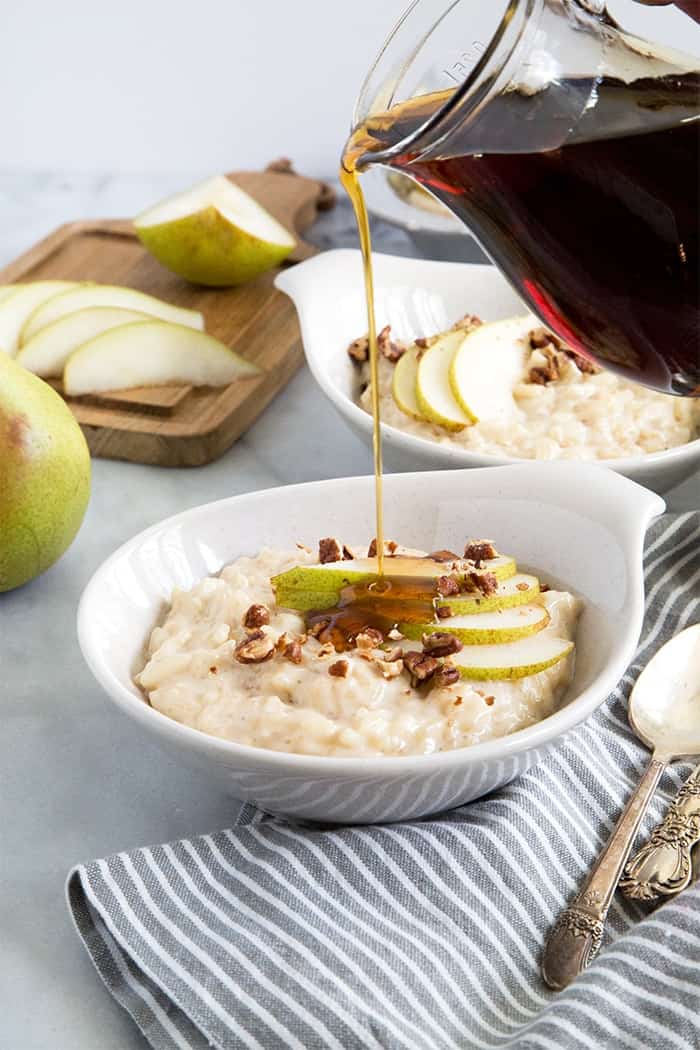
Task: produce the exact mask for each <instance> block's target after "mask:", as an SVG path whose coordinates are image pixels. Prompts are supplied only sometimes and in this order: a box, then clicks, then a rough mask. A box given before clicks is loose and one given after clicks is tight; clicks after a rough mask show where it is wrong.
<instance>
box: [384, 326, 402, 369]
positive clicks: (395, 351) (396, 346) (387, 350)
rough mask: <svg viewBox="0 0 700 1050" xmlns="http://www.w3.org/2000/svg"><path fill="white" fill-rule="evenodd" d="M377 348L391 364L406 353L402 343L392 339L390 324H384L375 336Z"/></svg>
mask: <svg viewBox="0 0 700 1050" xmlns="http://www.w3.org/2000/svg"><path fill="white" fill-rule="evenodd" d="M377 349H378V350H379V353H380V354H381V355H382V356H383V357H385V358H386V359H387V361H391V363H392V364H396V362H397V361H398V360H399V358H400V357H403V355H404V354H405V353H406V347H405V346H404V344H403V343H399V342H395V341H394V340H392V338H391V325H390V324H387V325H385V326H384V328H382V330H381V332H380V333H379V335H378V336H377Z"/></svg>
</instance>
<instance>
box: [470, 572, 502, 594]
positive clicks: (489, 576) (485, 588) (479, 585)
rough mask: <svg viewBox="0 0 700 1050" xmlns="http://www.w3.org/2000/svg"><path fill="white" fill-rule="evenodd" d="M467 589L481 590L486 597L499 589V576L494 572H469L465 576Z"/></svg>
mask: <svg viewBox="0 0 700 1050" xmlns="http://www.w3.org/2000/svg"><path fill="white" fill-rule="evenodd" d="M465 582H466V583H467V584H468V586H467V590H475V591H480V592H481V593H482V594H483V595H484V597H488V595H489V594H495V592H496V591H497V590H498V578H497V577H496V574H495V573H493V572H468V573H467V575H466V577H465Z"/></svg>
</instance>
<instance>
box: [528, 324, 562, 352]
mask: <svg viewBox="0 0 700 1050" xmlns="http://www.w3.org/2000/svg"><path fill="white" fill-rule="evenodd" d="M528 339H529V341H530V346H531V347H532V349H533V350H544V348H545V347H546V346H552V347H554V349H555V350H560V349H561V345H562V344H561V340H560V339H559V338H558V337H557V336H556V335H555V334H554V332H549V331H548V330H547V329H546V328H533V329H532V331H531V332H530V334H529V335H528Z"/></svg>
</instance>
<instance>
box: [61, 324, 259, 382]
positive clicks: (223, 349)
mask: <svg viewBox="0 0 700 1050" xmlns="http://www.w3.org/2000/svg"><path fill="white" fill-rule="evenodd" d="M259 371H260V370H259V368H257V366H256V365H253V364H251V363H250V362H249V361H246V360H244V359H243V358H242V357H239V355H238V354H236V353H234V351H233V350H230V349H229V348H228V347H227V346H224V344H223V343H220V342H219V340H218V339H214V338H213V337H212V336H210V335H207V334H206V333H205V332H197V331H194V330H193V329H192V328H187V327H185V326H184V325H176V324H169V323H168V322H167V321H139V322H137V323H135V324H127V325H121V326H120V327H119V328H111V329H110V330H109V331H107V332H103V333H102V335H98V336H96V337H95V338H94V339H91V340H90V342H88V343H85V344H84V345H83V346H81V347H79V348H78V349H77V350H75V351H74V353H72V354H71V356H70V357H69V358H68V361H67V362H66V367H65V370H64V372H63V389H64V391H65V393H66V394H69V395H71V396H73V397H77V396H80V395H81V394H98V393H102V392H104V391H105V390H123V389H126V388H128V387H135V386H158V385H161V384H167V383H189V384H191V385H193V386H225V385H227V384H228V383H231V382H232V381H233V380H234V379H237V378H239V377H243V376H253V375H257V374H258V373H259Z"/></svg>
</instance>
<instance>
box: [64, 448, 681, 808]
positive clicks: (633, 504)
mask: <svg viewBox="0 0 700 1050" xmlns="http://www.w3.org/2000/svg"><path fill="white" fill-rule="evenodd" d="M373 485H374V481H373V478H371V477H361V478H349V479H348V478H342V479H339V480H332V481H320V482H313V483H311V484H306V485H294V486H289V487H286V488H284V487H283V488H276V489H269V490H267V491H265V492H253V493H250V494H248V495H244V496H236V497H234V498H232V499H227V500H222V501H221V502H218V503H210V504H207V505H205V506H203V507H197V508H195V509H193V510H188V511H185V513H183V514H178V515H177V516H175V517H173V518H169V519H168V520H166V521H164V522H162V523H161V524H160V525H155V526H153V527H152V528H150V529H147V530H146V531H145V532H142V533H141V534H140V535H139V536H136V537H135V538H134V539H133V540H131V541H130V542H129V543H126V544H125V545H124V546H123V547H121V548H120V549H119V550H118V551H117V552H116V553H115V554H113V555H112V556H111V557H110V558H109V559H108V560H107V561H106V562H105V563H104V565H103V566H102V567H101V568H100V569H98V571H97V572H96V573H95V575H94V576H93V578H92V580H91V581H90V583H89V584H88V586H87V588H86V590H85V593H84V594H83V597H82V600H81V603H80V609H79V613H78V636H79V640H80V646H81V648H82V651H83V655H84V656H85V659H86V661H87V663H88V664H89V666H90V668H91V670H92V672H93V674H94V675H95V677H96V679H97V680H98V682H99V683H100V685H101V686H102V687H103V688H104V690H105V691H106V693H107V694H108V696H109V697H110V699H111V700H113V701H114V702H115V703H116V704H117V706H118V707H120V708H121V709H122V710H123V711H124V712H125V713H126V714H128V715H129V716H130V717H132V718H134V719H136V721H137V722H138V723H139V725H140V726H141V728H142V729H143V731H144V733H149V734H150V735H151V736H153V737H154V738H155V740H157V741H158V742H159V743H160V744H161V745H162V746H163V747H164V748H166V749H167V750H168V751H170V752H173V753H175V754H177V755H178V757H179V760H180V761H181V762H182V765H183V767H187V766H189V765H192V766H198V767H200V768H202V769H204V770H205V771H206V774H207V775H208V776H209V778H210V780H211V784H212V789H213V790H215V791H229V792H230V793H231V794H232V795H234V796H236V797H237V798H241V799H247V800H249V801H251V802H254V803H255V804H256V805H258V806H260V807H261V808H262V809H265V810H268V811H270V812H273V813H281V814H288V815H291V816H296V817H302V818H307V819H313V820H318V821H324V822H341V823H366V822H373V821H374V822H376V821H388V820H405V819H408V818H412V817H420V816H424V815H425V814H428V813H434V812H437V811H439V810H443V809H447V808H450V807H452V806H458V805H461V804H462V803H464V802H467V801H469V800H470V799H473V798H477V797H478V796H480V795H484V794H486V793H487V792H489V791H492V790H493V789H494V788H497V787H499V786H500V785H502V784H505V783H507V782H508V781H509V780H512V778H513V777H515V776H516V775H517V774H518V773H521V772H523V771H524V770H526V769H527V768H528V767H529V766H531V765H532V764H533V763H534V762H536V761H537V759H538V758H539V757H540V756H541V755H543V754H544V752H545V751H546V750H547V749H548V748H549V747H550V746H551V745H552V744H553V743H556V742H557V741H559V740H560V739H561V737H562V735H563V734H564V733H566V732H567V731H568V730H569V729H571V728H572V727H573V726H575V725H577V724H578V723H579V722H581V721H582V720H583V719H584V718H586V717H587V716H588V715H589V714H590V713H591V712H592V711H594V710H595V708H596V707H597V706H598V705H599V704H600V703H601V702H602V700H603V699H604V698H605V697H606V696H607V695H608V693H609V692H610V691H611V689H613V687H614V686H615V684H616V683H617V682H618V680H619V679H620V677H621V676H622V674H623V673H624V671H625V668H626V667H627V665H628V663H629V662H630V660H631V658H632V656H633V654H634V650H635V646H636V643H637V640H638V638H639V633H640V629H641V624H642V614H643V581H642V541H643V538H644V533H645V531H646V528H647V525H648V523H649V521H650V520H651V519H652V518H653V517H655V516H656V515H658V514H660V513H661V512H662V511H663V509H664V503H663V500H661V499H660V498H659V497H658V496H655V495H653V494H652V493H650V492H648V491H646V490H645V489H642V488H640V487H639V486H637V485H634V484H633V483H632V482H630V481H627V480H626V479H624V478H621V477H620V476H619V475H617V474H614V473H613V472H612V471H604V470H598V469H597V468H595V467H590V466H582V467H581V471H580V476H579V477H578V478H577V480H576V484H571V468H570V466H569V464H561V463H548V464H542V465H540V466H534V465H533V464H522V465H518V466H511V467H502V468H497V469H490V470H476V471H461V472H454V471H439V472H436V473H425V474H394V475H390V476H388V477H387V478H386V479H385V492H386V499H385V505H386V512H387V530H388V532H387V535H390V536H394V537H395V538H396V539H400V540H401V541H402V542H403V543H406V544H408V545H410V546H413V547H420V548H423V549H425V550H434V549H435V548H436V547H458V546H459V544H460V543H463V542H464V539H465V537H467V536H470V535H487V536H491V537H493V538H494V539H495V540H496V541H497V543H498V545H499V547H500V548H501V549H502V550H505V551H508V552H510V553H512V554H514V555H515V556H516V557H517V559H518V561H519V562H520V563H521V564H522V565H523V566H524V567H525V568H529V569H531V570H540V571H541V573H542V575H543V577H544V578H545V579H547V580H550V581H554V582H559V583H560V584H563V585H565V586H566V587H568V588H570V589H571V590H572V591H574V592H575V593H577V594H579V595H580V596H581V597H582V598H583V599H584V601H585V610H584V612H583V615H582V619H581V622H580V626H579V632H578V636H577V659H576V670H575V677H574V681H573V684H572V686H571V688H570V690H569V693H568V694H567V698H566V702H565V704H564V706H563V707H562V708H561V709H560V710H559V711H557V712H556V713H555V714H554V715H552V716H551V717H549V718H547V719H545V720H544V721H542V722H540V723H539V724H537V725H534V726H531V727H530V728H528V729H524V730H522V731H521V732H518V733H513V734H512V735H511V736H508V737H504V738H502V739H499V740H494V741H490V742H487V743H483V744H478V745H476V746H474V747H471V748H463V749H461V750H458V751H447V752H444V753H441V754H435V755H427V756H419V757H405V758H369V759H365V758H323V757H316V756H312V757H308V756H305V755H289V754H283V753H281V752H275V751H267V750H264V749H262V748H251V747H245V746H242V745H239V744H234V743H229V742H227V741H224V740H219V739H216V738H215V737H210V736H207V735H205V734H204V733H200V732H199V731H197V730H194V729H188V728H186V727H185V726H182V725H179V724H178V723H177V722H174V721H172V720H171V719H169V718H167V717H166V716H165V715H162V714H160V713H159V712H157V711H155V710H153V708H151V707H150V706H149V705H148V703H147V702H146V700H145V699H144V697H143V695H142V694H141V692H140V691H139V689H138V688H137V687H136V686H135V685H134V683H133V681H132V676H133V674H134V673H135V672H136V671H138V670H140V668H141V667H142V666H143V660H144V655H143V654H144V645H145V642H146V640H147V638H148V636H149V634H150V631H151V629H152V628H153V627H154V625H155V624H156V622H157V621H158V619H159V617H160V615H161V613H162V610H163V603H164V602H165V601H167V600H168V598H169V596H170V593H171V591H172V589H173V587H175V586H177V587H182V588H188V587H192V586H193V584H195V583H196V582H197V581H198V580H199V579H201V578H202V577H203V576H205V575H207V574H210V573H215V572H218V570H219V569H220V568H221V567H222V566H223V565H225V564H226V563H227V562H230V561H231V560H232V559H234V558H236V557H238V556H240V555H244V554H247V555H251V554H255V553H257V551H258V550H259V549H260V548H261V547H262V546H265V545H270V546H275V547H282V548H287V549H288V548H289V547H290V545H292V544H294V543H295V542H296V541H300V542H306V543H307V544H309V545H311V544H313V543H315V542H317V541H318V538H319V537H320V536H326V535H330V536H341V537H344V538H345V539H346V540H347V542H349V543H351V542H353V540H355V541H357V542H362V541H363V540H365V539H366V538H367V537H368V536H371V535H373V533H374V521H373V512H374V492H373Z"/></svg>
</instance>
